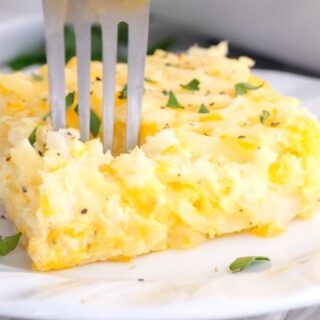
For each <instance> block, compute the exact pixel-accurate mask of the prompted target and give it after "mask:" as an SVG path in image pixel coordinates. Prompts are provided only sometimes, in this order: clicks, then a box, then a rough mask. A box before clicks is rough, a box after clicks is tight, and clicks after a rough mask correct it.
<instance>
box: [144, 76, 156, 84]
mask: <svg viewBox="0 0 320 320" xmlns="http://www.w3.org/2000/svg"><path fill="white" fill-rule="evenodd" d="M144 81H145V82H149V83H157V81H155V80H153V79H151V78H148V77H144Z"/></svg>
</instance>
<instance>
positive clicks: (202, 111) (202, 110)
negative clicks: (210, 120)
mask: <svg viewBox="0 0 320 320" xmlns="http://www.w3.org/2000/svg"><path fill="white" fill-rule="evenodd" d="M209 112H210V111H209V110H208V109H207V107H206V106H205V105H204V104H202V105H201V106H200V109H199V113H209Z"/></svg>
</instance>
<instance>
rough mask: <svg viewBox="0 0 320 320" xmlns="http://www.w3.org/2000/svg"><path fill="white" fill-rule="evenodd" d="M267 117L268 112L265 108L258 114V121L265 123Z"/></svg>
mask: <svg viewBox="0 0 320 320" xmlns="http://www.w3.org/2000/svg"><path fill="white" fill-rule="evenodd" d="M269 117H270V112H269V111H267V110H262V114H260V116H259V118H260V122H261V123H262V124H265V123H266V121H267V120H268V118H269Z"/></svg>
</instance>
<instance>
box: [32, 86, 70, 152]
mask: <svg viewBox="0 0 320 320" xmlns="http://www.w3.org/2000/svg"><path fill="white" fill-rule="evenodd" d="M74 97H75V92H74V91H73V92H70V93H68V94H67V96H66V110H67V111H68V110H69V109H70V108H71V106H72V105H73V103H74ZM50 117H51V112H48V113H46V114H45V115H44V116H43V117H42V120H43V121H47V120H48V119H49V118H50ZM36 135H37V128H34V129H33V130H32V132H31V133H30V135H29V138H28V140H29V142H30V144H31V145H32V146H33V145H34V144H35V143H36Z"/></svg>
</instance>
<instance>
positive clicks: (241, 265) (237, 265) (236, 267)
mask: <svg viewBox="0 0 320 320" xmlns="http://www.w3.org/2000/svg"><path fill="white" fill-rule="evenodd" d="M270 261H271V260H270V259H269V258H267V257H259V256H251V257H240V258H238V259H236V260H235V261H233V262H232V263H231V264H230V266H229V270H230V271H232V272H234V273H236V272H241V271H243V270H245V269H247V268H249V267H250V266H253V265H257V264H261V263H266V262H270Z"/></svg>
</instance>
